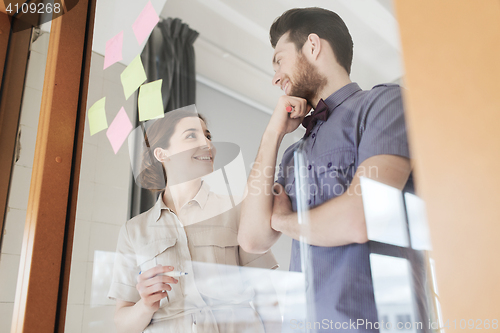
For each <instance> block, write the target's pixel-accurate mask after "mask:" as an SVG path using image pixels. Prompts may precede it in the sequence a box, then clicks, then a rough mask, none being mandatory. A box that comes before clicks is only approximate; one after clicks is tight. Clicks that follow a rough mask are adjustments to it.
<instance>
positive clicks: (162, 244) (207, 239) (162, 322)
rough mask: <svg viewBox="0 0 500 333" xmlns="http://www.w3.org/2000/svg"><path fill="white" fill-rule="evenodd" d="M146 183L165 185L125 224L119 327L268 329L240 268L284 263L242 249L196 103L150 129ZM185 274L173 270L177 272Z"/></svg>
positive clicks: (117, 273) (117, 283)
mask: <svg viewBox="0 0 500 333" xmlns="http://www.w3.org/2000/svg"><path fill="white" fill-rule="evenodd" d="M146 137H147V138H146V139H147V143H148V146H149V147H150V149H148V150H146V151H145V152H144V154H143V156H142V162H141V163H143V166H142V169H143V170H144V171H143V172H142V173H141V175H140V177H139V181H140V183H141V185H143V186H144V187H147V188H158V189H163V192H162V193H161V194H160V196H159V197H158V200H157V202H156V204H155V205H154V206H153V207H152V208H151V209H150V210H148V211H147V212H144V213H142V214H140V215H138V216H136V217H134V218H133V219H131V220H129V221H127V222H126V223H125V225H124V226H123V227H122V228H121V230H120V235H119V239H118V245H117V256H116V260H115V267H114V274H113V282H112V284H111V288H110V292H109V294H108V297H110V298H112V299H116V312H115V324H116V327H117V331H118V332H120V333H121V332H131V333H138V332H142V331H144V332H176V333H178V332H200V333H201V332H221V333H222V332H264V327H263V324H262V322H261V320H260V317H259V315H258V313H257V312H256V311H255V309H254V308H253V306H252V303H251V302H252V298H253V292H252V290H251V288H248V286H246V285H245V283H243V281H242V279H241V278H240V276H239V271H238V270H236V271H235V270H234V267H237V266H249V267H261V268H276V267H277V263H276V260H275V259H274V256H273V255H272V254H271V253H270V252H268V253H265V254H259V255H254V254H248V253H245V252H244V251H243V250H242V249H240V248H239V246H238V243H237V231H238V230H237V228H238V224H239V220H238V218H239V212H238V207H232V204H231V202H232V201H231V199H230V198H229V197H227V196H220V195H217V194H215V193H213V192H211V191H210V190H209V188H208V186H207V185H206V184H204V183H203V181H202V179H201V177H203V176H205V175H207V174H209V173H211V172H213V162H214V158H215V149H214V147H213V145H212V142H211V136H210V131H208V129H207V127H206V124H205V121H204V119H203V118H202V117H201V116H199V115H198V114H197V113H196V111H195V109H194V106H189V107H186V108H182V109H179V110H175V111H170V112H168V113H166V114H165V117H164V118H162V119H158V120H155V121H154V123H153V125H151V126H150V127H149V129H148V130H147V132H146ZM174 270H175V271H182V272H186V273H187V275H184V276H177V277H172V276H167V275H163V274H168V272H170V271H174Z"/></svg>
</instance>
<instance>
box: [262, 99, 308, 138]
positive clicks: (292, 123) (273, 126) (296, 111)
mask: <svg viewBox="0 0 500 333" xmlns="http://www.w3.org/2000/svg"><path fill="white" fill-rule="evenodd" d="M287 108H288V110H290V112H288V111H287ZM309 111H311V106H310V105H308V104H307V101H306V100H305V99H303V98H299V97H294V96H286V95H283V96H281V97H280V98H279V100H278V104H277V105H276V108H275V109H274V112H273V115H272V116H271V120H270V121H269V125H268V127H267V128H268V129H270V130H272V131H275V132H276V133H278V134H280V135H285V134H288V133H291V132H293V131H295V130H296V129H297V127H299V125H300V124H301V123H302V120H304V117H305V116H306V115H307V114H308V113H309Z"/></svg>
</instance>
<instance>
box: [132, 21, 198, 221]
mask: <svg viewBox="0 0 500 333" xmlns="http://www.w3.org/2000/svg"><path fill="white" fill-rule="evenodd" d="M198 35H199V34H198V32H197V31H195V30H192V29H191V28H189V26H188V25H187V24H185V23H182V21H181V20H180V19H178V18H174V19H173V18H167V19H165V20H162V21H160V22H158V25H157V26H156V27H155V28H154V29H153V32H152V33H151V36H150V37H149V39H148V41H147V43H146V46H145V47H144V50H143V51H142V54H141V60H142V63H143V65H144V69H145V70H146V74H147V78H148V81H147V82H152V81H156V80H159V79H162V80H163V82H162V88H161V92H162V97H163V108H164V110H165V112H168V111H171V110H175V109H178V108H181V107H184V106H187V105H191V104H195V102H196V100H195V99H196V71H195V58H194V57H195V55H194V47H193V43H194V42H195V40H196V38H197V37H198ZM140 125H141V124H140V122H139V120H137V124H136V126H140ZM155 202H156V195H155V194H154V193H152V192H151V191H149V190H146V189H143V188H141V187H139V186H137V184H136V183H135V182H134V186H133V188H132V196H131V210H130V217H133V216H135V215H138V214H140V213H142V212H144V211H146V210H148V209H149V208H151V207H152V206H153V205H154V203H155Z"/></svg>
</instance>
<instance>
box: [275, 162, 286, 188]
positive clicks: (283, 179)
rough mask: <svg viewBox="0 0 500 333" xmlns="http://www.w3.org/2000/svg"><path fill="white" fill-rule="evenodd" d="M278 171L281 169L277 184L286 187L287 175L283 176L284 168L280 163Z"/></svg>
mask: <svg viewBox="0 0 500 333" xmlns="http://www.w3.org/2000/svg"><path fill="white" fill-rule="evenodd" d="M278 169H279V170H278V176H277V177H276V180H275V182H276V183H279V184H281V186H283V187H285V175H284V174H283V167H282V166H281V163H280V166H279V168H278Z"/></svg>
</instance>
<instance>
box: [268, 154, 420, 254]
mask: <svg viewBox="0 0 500 333" xmlns="http://www.w3.org/2000/svg"><path fill="white" fill-rule="evenodd" d="M373 168H376V169H375V170H377V172H376V174H375V175H373V174H370V175H363V174H361V176H367V178H371V179H373V180H376V181H378V182H381V183H383V184H386V185H389V186H392V187H395V188H397V189H399V190H402V189H403V188H404V186H405V184H406V181H407V180H408V176H409V175H410V172H411V165H410V160H409V159H408V158H406V157H401V156H396V155H376V156H372V157H370V158H367V159H366V160H365V161H363V162H362V163H361V164H360V165H359V167H358V170H357V171H356V174H355V175H354V178H353V181H352V183H351V185H350V186H349V188H348V190H347V191H346V192H345V193H343V194H342V195H340V196H338V197H336V198H333V199H331V200H329V201H327V202H325V203H323V204H322V205H319V206H317V207H315V208H313V209H311V210H310V211H309V225H307V226H303V225H299V224H298V220H297V213H294V212H293V211H292V209H291V204H290V199H289V198H288V196H287V195H286V193H284V190H283V189H282V188H281V191H280V193H279V194H277V195H275V198H274V207H273V214H272V220H271V225H272V228H273V229H274V230H276V232H282V233H284V234H285V235H288V236H290V237H292V238H294V239H297V240H299V237H300V235H302V236H305V237H306V239H307V242H308V243H309V244H312V245H316V246H341V245H347V244H352V243H365V242H367V241H368V237H367V231H366V222H365V214H364V209H363V198H362V196H361V185H360V179H359V177H360V173H362V170H373Z"/></svg>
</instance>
